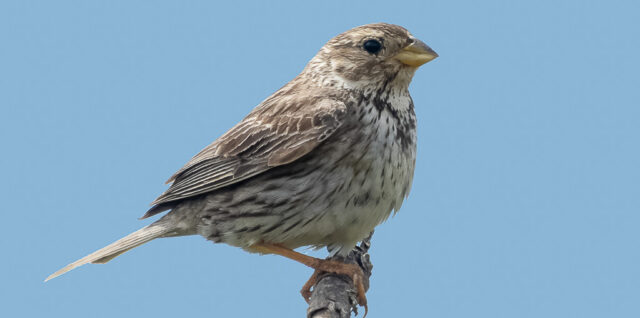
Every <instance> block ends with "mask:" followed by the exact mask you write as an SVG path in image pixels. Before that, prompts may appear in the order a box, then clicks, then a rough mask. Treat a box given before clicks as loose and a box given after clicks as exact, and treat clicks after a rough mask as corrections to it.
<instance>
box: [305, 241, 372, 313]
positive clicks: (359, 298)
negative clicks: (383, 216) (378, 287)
mask: <svg viewBox="0 0 640 318" xmlns="http://www.w3.org/2000/svg"><path fill="white" fill-rule="evenodd" d="M372 236H373V232H371V234H369V236H368V237H367V238H366V239H364V240H363V241H362V243H360V245H359V246H356V247H355V248H354V249H353V250H351V252H349V255H348V256H347V257H346V259H344V258H342V257H336V256H334V257H332V258H327V259H329V260H336V261H339V262H344V263H349V264H355V265H357V266H358V267H360V269H361V270H362V273H363V274H364V275H362V278H361V280H362V284H358V283H357V282H353V281H352V279H351V278H350V277H349V276H348V275H340V274H335V273H327V272H320V271H316V272H314V274H313V276H312V277H311V278H310V279H309V282H312V281H313V282H314V283H315V284H314V285H312V286H313V289H312V290H311V291H309V289H310V288H311V286H307V285H305V287H303V290H302V294H303V296H304V297H305V298H306V299H308V302H309V308H308V309H307V317H308V318H320V317H322V318H324V317H331V318H349V317H350V316H351V312H353V313H354V314H356V315H357V314H358V304H360V305H362V306H364V308H365V312H364V316H363V317H366V316H367V311H368V307H367V303H366V298H365V297H364V291H366V290H368V289H369V277H370V276H371V270H372V269H373V264H372V263H371V260H370V257H369V254H368V251H369V248H370V247H371V237H372ZM314 276H316V277H314ZM354 283H355V284H354ZM358 285H360V286H364V289H365V290H358ZM354 288H355V289H354ZM305 289H306V292H307V295H305Z"/></svg>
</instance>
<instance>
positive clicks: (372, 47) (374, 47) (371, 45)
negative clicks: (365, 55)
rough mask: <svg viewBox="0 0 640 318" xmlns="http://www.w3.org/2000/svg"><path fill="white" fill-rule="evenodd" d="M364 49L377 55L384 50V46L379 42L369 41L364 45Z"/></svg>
mask: <svg viewBox="0 0 640 318" xmlns="http://www.w3.org/2000/svg"><path fill="white" fill-rule="evenodd" d="M362 48H364V50H365V51H367V52H369V53H371V54H376V53H378V52H380V50H381V49H382V44H381V43H380V42H379V41H378V40H367V41H365V42H364V44H363V45H362Z"/></svg>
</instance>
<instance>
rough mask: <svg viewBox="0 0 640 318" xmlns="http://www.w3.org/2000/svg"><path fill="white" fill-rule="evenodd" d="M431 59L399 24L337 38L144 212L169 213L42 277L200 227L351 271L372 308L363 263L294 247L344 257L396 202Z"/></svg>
mask: <svg viewBox="0 0 640 318" xmlns="http://www.w3.org/2000/svg"><path fill="white" fill-rule="evenodd" d="M435 57H437V54H435V52H433V51H432V50H431V49H430V48H429V47H428V46H426V45H425V44H424V43H422V42H421V41H419V40H417V39H416V38H414V37H413V36H412V35H411V34H410V33H409V32H408V31H407V30H405V29H404V28H402V27H400V26H396V25H391V24H384V23H379V24H370V25H364V26H361V27H357V28H354V29H352V30H349V31H347V32H345V33H342V34H340V35H338V36H336V37H335V38H333V39H332V40H330V41H329V42H328V43H327V44H326V45H325V46H324V47H322V49H321V50H320V52H318V54H317V55H316V56H315V57H314V58H313V59H312V60H311V61H310V62H309V63H308V64H307V66H306V67H305V69H304V70H303V71H302V72H301V73H300V75H298V76H297V77H296V78H294V79H293V80H292V81H291V82H289V83H288V84H286V85H285V86H284V87H282V88H281V89H280V90H278V91H277V92H276V93H274V94H273V95H271V96H270V97H268V98H267V99H266V100H265V101H263V102H262V103H261V104H260V105H258V106H257V107H256V108H255V109H254V110H253V111H252V112H251V113H250V114H249V115H247V116H246V117H245V118H244V119H243V120H242V121H241V122H240V123H238V124H237V125H236V126H234V127H233V128H231V129H230V130H229V131H228V132H227V133H225V134H224V135H222V136H221V137H220V138H218V139H217V140H215V141H214V142H213V143H212V144H211V145H209V146H207V147H206V148H204V149H203V150H202V151H201V152H200V153H198V154H197V155H196V156H195V157H193V158H192V159H191V160H190V161H189V162H188V163H187V164H186V165H185V166H184V167H183V168H181V169H180V170H179V171H178V172H176V173H175V174H174V175H173V176H172V177H171V178H170V179H169V181H168V182H171V183H172V184H171V186H170V187H169V189H168V190H167V191H166V192H164V193H163V194H162V195H160V197H158V198H157V199H156V200H155V201H154V202H153V207H152V208H151V209H150V210H149V211H148V212H147V213H146V214H145V215H144V216H143V218H146V217H149V216H152V215H154V214H157V213H160V212H163V211H166V210H171V211H170V212H169V213H167V214H166V215H164V216H163V217H162V218H160V220H158V221H156V222H154V223H153V224H151V225H149V226H147V227H145V228H143V229H141V230H139V231H137V232H134V233H132V234H130V235H129V236H127V237H125V238H123V239H121V240H119V241H117V242H115V243H113V244H111V245H109V246H107V247H105V248H103V249H101V250H98V251H97V252H94V253H93V254H91V255H89V256H87V257H85V258H82V259H80V260H78V261H76V262H74V263H72V264H70V265H68V266H67V267H65V268H63V269H61V270H60V271H58V272H56V273H54V274H52V275H51V276H49V278H47V279H51V278H53V277H56V276H58V275H61V274H63V273H65V272H66V271H69V270H71V269H73V268H75V267H77V266H80V265H83V264H86V263H89V262H94V263H104V262H107V261H109V260H111V259H112V258H113V257H115V256H117V255H120V254H121V253H123V252H125V251H127V250H129V249H131V248H133V247H136V246H138V245H140V244H143V243H145V242H148V241H150V240H152V239H154V238H158V237H170V236H179V235H193V234H199V235H202V236H204V237H205V238H207V239H209V240H212V241H214V242H222V243H227V244H230V245H234V246H238V247H241V248H244V249H246V250H248V251H251V252H260V253H276V254H280V255H283V256H286V257H289V258H292V259H295V260H297V261H300V262H302V263H304V264H306V265H308V266H311V267H314V268H316V270H324V271H332V272H337V273H343V274H348V275H350V276H351V277H352V278H353V279H354V284H355V285H356V287H357V289H358V294H359V295H358V296H359V300H360V303H361V304H363V305H364V304H366V298H364V289H363V287H362V285H361V282H360V281H361V279H360V278H359V276H358V275H361V271H359V268H354V267H353V266H349V265H344V264H342V265H340V264H336V263H335V262H333V263H328V262H326V261H322V260H317V259H312V258H310V257H308V256H304V255H301V254H298V253H296V252H293V251H292V250H291V249H294V248H297V247H300V246H314V247H323V246H327V247H328V248H329V250H330V252H331V253H332V254H339V255H346V254H347V253H348V252H349V251H350V250H351V249H352V248H353V247H354V246H355V244H356V243H357V242H358V241H360V240H362V239H363V238H364V237H366V236H367V235H368V234H369V233H370V232H371V231H372V230H373V228H374V227H375V226H376V225H378V224H380V223H381V222H383V221H384V220H385V219H386V218H387V217H388V216H389V215H390V213H391V211H394V210H395V211H397V210H398V209H399V208H400V205H401V203H402V201H403V200H404V198H405V197H406V196H407V195H408V193H409V189H410V186H411V181H412V178H413V169H414V165H415V154H416V148H415V147H416V119H415V113H414V110H413V101H412V100H411V97H410V96H409V91H408V86H409V83H410V81H411V78H412V77H413V74H414V72H415V71H416V69H417V68H418V67H419V66H420V65H422V64H424V63H426V62H428V61H430V60H432V59H434V58H435ZM311 285H312V284H308V285H305V286H311ZM307 292H308V291H307ZM307 295H308V294H307Z"/></svg>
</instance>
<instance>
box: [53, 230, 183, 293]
mask: <svg viewBox="0 0 640 318" xmlns="http://www.w3.org/2000/svg"><path fill="white" fill-rule="evenodd" d="M173 230H174V227H173V226H171V224H169V223H168V222H162V221H159V222H156V223H153V224H151V225H148V226H145V227H143V228H141V229H139V230H137V231H135V232H133V233H131V234H129V235H127V236H125V237H123V238H121V239H119V240H117V241H115V242H113V243H111V244H109V245H107V246H105V247H103V248H101V249H99V250H97V251H95V252H93V253H91V254H89V255H87V256H85V257H83V258H81V259H79V260H77V261H75V262H73V263H71V264H69V265H67V266H65V267H63V268H62V269H60V270H58V271H57V272H55V273H53V274H51V275H49V277H47V279H45V280H44V281H45V282H46V281H48V280H50V279H52V278H55V277H58V276H60V275H62V274H64V273H66V272H68V271H70V270H72V269H74V268H76V267H79V266H82V265H84V264H87V263H94V264H104V263H106V262H108V261H110V260H112V259H114V258H115V257H116V256H118V255H120V254H122V253H124V252H126V251H128V250H130V249H132V248H135V247H138V246H140V245H142V244H144V243H147V242H149V241H151V240H153V239H156V238H159V237H162V236H164V235H166V234H167V233H169V232H171V231H173Z"/></svg>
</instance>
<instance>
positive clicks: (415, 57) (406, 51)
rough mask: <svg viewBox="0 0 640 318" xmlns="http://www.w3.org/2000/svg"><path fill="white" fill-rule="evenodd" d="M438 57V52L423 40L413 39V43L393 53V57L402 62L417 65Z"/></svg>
mask: <svg viewBox="0 0 640 318" xmlns="http://www.w3.org/2000/svg"><path fill="white" fill-rule="evenodd" d="M436 57H438V53H436V52H435V51H434V50H432V49H431V48H430V47H429V46H427V45H426V44H424V42H422V41H420V40H418V39H415V38H414V39H413V43H411V44H409V45H408V46H406V47H405V48H403V49H402V50H400V53H398V54H396V55H395V58H396V59H397V60H398V61H400V62H402V63H403V64H406V65H409V66H413V67H418V66H420V65H422V64H424V63H427V62H429V61H431V60H433V59H435V58H436Z"/></svg>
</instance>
